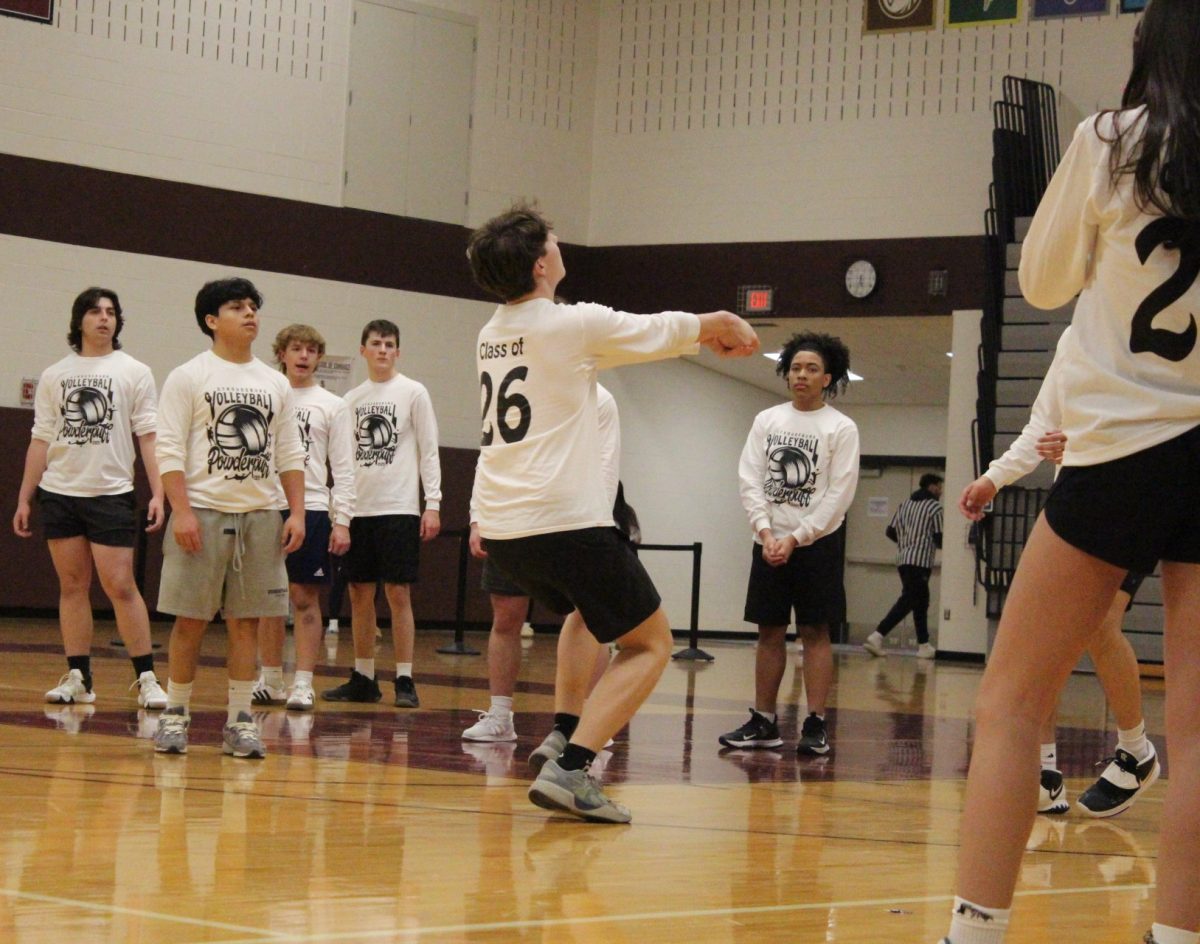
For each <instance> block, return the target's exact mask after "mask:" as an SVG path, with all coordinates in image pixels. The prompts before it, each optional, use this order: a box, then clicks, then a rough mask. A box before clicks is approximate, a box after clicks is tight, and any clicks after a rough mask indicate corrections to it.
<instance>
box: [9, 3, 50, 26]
mask: <svg viewBox="0 0 1200 944" xmlns="http://www.w3.org/2000/svg"><path fill="white" fill-rule="evenodd" d="M0 16H19V17H21V18H22V19H25V20H38V21H39V22H42V23H49V22H50V21H51V20H53V19H54V0H0Z"/></svg>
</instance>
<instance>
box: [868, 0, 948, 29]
mask: <svg viewBox="0 0 1200 944" xmlns="http://www.w3.org/2000/svg"><path fill="white" fill-rule="evenodd" d="M935 5H936V0H866V2H865V3H864V4H863V32H864V33H895V32H898V31H900V30H924V29H933V26H934V20H935V19H936V16H935V10H934V7H935Z"/></svg>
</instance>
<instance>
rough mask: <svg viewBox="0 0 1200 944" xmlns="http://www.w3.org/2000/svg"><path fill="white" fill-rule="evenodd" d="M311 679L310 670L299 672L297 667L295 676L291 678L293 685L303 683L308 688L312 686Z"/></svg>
mask: <svg viewBox="0 0 1200 944" xmlns="http://www.w3.org/2000/svg"><path fill="white" fill-rule="evenodd" d="M312 680H313V674H312V673H311V672H301V671H300V670H299V669H297V670H296V677H295V678H293V679H292V684H293V685H304V686H307V687H308V688H312Z"/></svg>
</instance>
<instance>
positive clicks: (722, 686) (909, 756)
mask: <svg viewBox="0 0 1200 944" xmlns="http://www.w3.org/2000/svg"><path fill="white" fill-rule="evenodd" d="M113 636H114V633H113V631H112V626H111V624H103V623H102V624H100V625H99V626H98V627H97V639H98V640H101V641H103V642H105V643H107V642H108V640H110V639H112V638H113ZM155 639H156V640H157V641H160V642H162V643H163V644H164V650H165V642H166V639H167V630H166V629H165V627H158V628H156V630H155ZM447 639H448V634H445V633H439V632H424V631H423V632H419V633H418V649H417V658H416V663H415V664H416V669H417V686H418V690H419V692H420V695H421V701H422V708H421V709H420V710H419V711H411V710H408V711H406V710H403V709H395V708H392V707H391V706H390V696H391V686H390V685H386V686H385V687H384V693H385V699H384V702H383V703H381V704H379V705H353V706H331V705H325V704H321V703H318V710H317V711H316V712H315V713H311V714H295V713H290V712H286V711H285V710H283V709H282V708H273V709H270V710H267V711H263V712H261V713H259V715H258V719H259V722H260V724H261V726H262V728H263V731H264V735H265V740H266V743H267V746H268V750H269V752H270V753H269V755H268V757H267V759H266V760H265V761H260V762H254V761H237V760H233V759H231V758H228V757H223V756H222V754H221V751H220V746H219V739H220V727H221V724H222V723H223V722H224V714H225V712H224V700H225V696H224V691H225V689H224V683H225V675H224V670H223V668H222V667H221V666H222V664H223V663H222V659H221V655H222V652H223V644H224V637H223V633H222V632H221V631H220V629H219V628H217V629H214V630H212V631H210V634H209V637H208V639H207V640H206V646H205V657H204V667H203V668H201V671H200V675H199V677H198V679H197V684H196V690H195V691H196V694H195V696H194V698H193V709H192V710H193V723H192V736H191V747H190V750H189V752H188V754H187V755H186V756H182V757H165V756H158V755H155V754H154V752H153V750H152V748H151V744H150V742H149V740H147V738H148V737H149V736H150V735H151V734H152V733H153V730H154V725H155V723H156V713H150V712H142V711H139V710H138V709H137V705H136V702H135V700H134V697H133V693H132V692H128V691H126V687H127V686H128V685H129V683H130V682H131V681H132V670H131V667H130V665H129V662H128V660H127V659H126V657H125V655H124V651H123V650H121V649H116V648H101V647H98V648H97V649H96V650H95V652H94V654H93V674H94V677H95V687H96V690H97V692H98V697H97V700H96V703H95V705H92V706H57V705H47V704H45V703H44V702H43V700H42V697H43V693H44V692H45V691H46V690H47V689H49V688H50V687H52V686H53V685H54V684H55V682H56V680H57V679H58V677H59V675H60V674H61V673H62V670H63V660H62V657H61V649H60V643H59V638H58V634H57V631H56V629H55V627H54V626H53V624H52V623H51V622H49V621H32V620H7V621H2V622H0V652H2V653H3V657H2V659H0V942H4V944H42V942H55V944H60V942H63V941H69V942H72V944H92V942H96V944H108V942H121V944H125V942H154V944H162V942H170V944H193V942H201V941H204V942H221V944H259V942H267V944H270V942H286V944H306V942H326V941H328V942H358V941H361V942H380V944H386V942H418V941H434V942H443V941H445V942H452V941H471V942H481V944H484V942H486V944H491V942H508V941H520V942H560V941H562V942H585V941H587V942H591V941H595V942H606V944H607V942H624V941H631V942H632V941H637V942H639V944H642V942H651V944H652V942H656V941H664V942H665V941H670V942H677V941H686V942H689V944H691V942H743V941H744V942H755V944H760V942H773V941H781V942H782V941H787V942H810V941H813V942H815V941H825V942H839V944H845V942H858V944H868V942H871V944H877V942H881V941H886V942H889V944H932V942H934V941H935V940H937V939H938V938H939V936H940V935H941V934H942V933H944V931H945V928H946V924H947V916H948V914H949V907H950V901H951V893H952V890H953V887H954V869H955V854H956V845H957V838H958V836H957V834H958V815H959V810H960V807H961V802H962V791H963V785H964V778H965V774H966V765H967V760H968V755H969V741H970V734H971V725H970V720H969V717H970V706H971V700H972V697H973V694H974V691H975V688H976V686H977V684H978V681H979V677H980V673H981V669H980V668H979V667H978V666H970V665H960V664H953V663H932V664H931V663H926V662H919V661H917V660H916V659H915V658H912V657H911V656H904V655H891V656H889V657H887V658H884V659H878V660H873V659H870V658H869V657H867V656H866V655H864V654H862V653H860V652H856V651H855V652H852V651H846V652H843V653H841V654H839V655H838V668H837V685H836V689H835V694H834V698H833V705H834V708H833V710H832V711H831V713H830V726H829V730H830V738H831V741H832V743H833V745H834V750H833V753H832V755H831V756H830V757H828V758H822V759H805V760H800V761H798V760H797V759H796V756H795V754H794V751H793V747H794V744H795V738H796V736H797V730H798V727H799V721H798V719H797V710H796V703H797V701H798V700H801V701H802V687H803V686H802V682H801V681H800V679H799V673H797V672H795V670H794V668H789V671H788V675H787V677H786V678H785V681H784V694H783V701H784V702H786V703H787V708H786V713H785V714H784V716H783V717H782V727H783V730H784V736H785V738H786V739H787V741H788V743H787V744H786V745H785V747H784V748H783V749H781V750H780V751H778V752H736V751H732V752H731V751H722V750H720V748H719V745H718V744H717V736H718V734H720V733H722V732H723V731H726V730H729V729H731V728H734V727H737V726H738V725H739V724H741V722H742V721H743V720H744V719H745V714H746V706H747V705H748V704H749V703H750V697H751V690H752V678H753V660H754V650H753V648H752V646H750V645H748V644H745V643H736V644H735V643H728V644H721V643H712V644H708V645H707V646H706V647H705V648H706V649H708V651H710V652H711V653H713V654H714V655H715V656H716V662H715V663H713V664H711V665H706V666H689V665H687V664H679V663H673V664H671V665H670V666H668V668H667V671H666V673H665V675H664V677H663V680H662V682H661V684H660V685H659V687H658V690H657V691H656V692H655V694H654V695H653V696H652V698H651V700H650V702H649V703H648V704H647V705H646V707H645V708H644V709H643V710H642V712H641V714H640V715H639V716H638V717H637V718H636V719H635V721H634V723H633V724H632V726H631V728H630V729H629V730H628V731H627V732H626V733H624V734H622V736H621V737H620V738H619V739H618V741H617V744H616V745H615V747H614V748H613V750H612V752H611V758H610V759H608V763H607V766H606V769H605V770H604V774H603V779H604V781H605V783H606V784H607V785H608V786H610V787H611V789H612V792H613V794H614V796H616V797H618V798H619V799H621V800H622V801H623V802H625V803H626V804H628V805H629V806H630V807H631V808H632V810H633V814H634V823H633V825H632V826H628V827H622V826H600V825H588V824H584V823H580V822H578V821H575V820H569V819H567V818H562V817H555V816H551V815H548V814H547V813H546V812H544V811H542V810H539V809H537V808H536V807H534V806H532V805H531V804H530V803H529V802H528V801H527V800H526V797H525V791H526V788H527V785H528V781H529V775H528V773H527V768H526V765H525V757H526V755H527V754H528V752H529V751H530V750H531V749H532V748H533V747H534V746H535V745H536V744H537V743H538V741H539V740H540V738H541V736H542V735H543V734H544V733H545V731H547V730H548V729H549V726H550V721H551V713H552V680H553V659H554V638H553V637H551V636H543V635H539V636H538V637H537V638H536V639H535V640H528V641H527V643H528V646H527V648H526V649H525V650H524V653H525V663H524V666H523V670H522V683H521V685H520V688H519V691H518V693H517V708H518V714H517V730H518V732H519V733H520V735H521V737H520V741H519V742H518V743H517V744H516V745H511V744H510V745H503V744H501V745H472V744H467V743H466V742H463V741H462V740H461V739H460V737H459V735H460V732H461V731H462V729H463V728H465V727H467V726H468V725H469V724H471V723H472V722H473V721H474V719H475V714H474V712H473V709H478V708H485V707H486V706H487V683H486V669H485V663H484V659H483V657H482V656H478V657H464V656H446V655H438V654H437V653H435V652H434V649H435V648H436V647H437V646H438V645H444V644H445V643H446V641H447ZM468 639H469V640H470V641H471V642H473V643H474V644H475V645H476V646H477V647H478V648H483V647H484V644H485V642H486V638H485V637H484V636H482V635H478V636H472V637H468ZM329 640H331V641H332V642H331V649H332V653H331V654H332V655H334V656H336V663H337V666H338V667H337V668H332V667H326V668H325V669H322V670H319V674H318V676H317V689H318V691H319V690H321V689H323V688H328V687H332V686H333V685H334V684H337V680H338V679H340V678H341V677H342V676H344V674H345V672H346V668H345V667H346V666H348V665H349V664H350V663H351V661H352V655H351V650H350V639H349V634H348V632H344V633H343V635H342V638H341V640H340V642H339V641H338V640H337V637H329ZM388 648H389V649H390V647H388ZM161 652H162V650H160V653H161ZM159 658H160V659H164V660H165V656H163V655H161V654H160V656H159ZM381 664H387V665H389V666H390V664H391V663H390V653H385V654H384V659H382V660H381ZM165 674H166V673H165V661H164V662H163V663H162V667H161V668H160V677H161V678H162V679H163V681H164V684H165ZM288 674H289V677H290V668H289V669H288ZM1144 689H1145V692H1146V709H1147V728H1148V729H1149V731H1150V733H1151V735H1152V736H1153V737H1154V739H1155V742H1156V744H1157V745H1158V747H1159V751H1160V754H1163V755H1164V756H1165V753H1166V752H1165V750H1164V744H1163V740H1162V737H1161V732H1162V730H1163V723H1162V710H1163V704H1162V683H1161V682H1160V681H1146V682H1144ZM1061 723H1062V728H1060V734H1059V752H1060V757H1061V759H1062V760H1061V765H1060V766H1061V767H1062V768H1063V770H1064V773H1066V774H1067V776H1068V786H1069V788H1070V790H1071V794H1072V797H1074V796H1075V795H1076V794H1077V793H1078V791H1079V790H1080V789H1082V788H1083V787H1084V786H1086V785H1087V784H1088V783H1090V782H1091V780H1092V779H1093V778H1094V776H1095V775H1096V774H1097V772H1098V769H1097V768H1094V767H1093V764H1095V762H1097V761H1099V760H1101V759H1102V758H1103V757H1105V756H1106V752H1108V751H1111V749H1112V744H1113V739H1114V735H1113V728H1112V724H1111V722H1109V721H1107V720H1106V717H1105V710H1104V702H1103V697H1102V695H1101V694H1100V691H1099V687H1098V685H1097V683H1096V681H1095V679H1094V678H1092V677H1090V676H1076V677H1074V678H1073V679H1072V680H1071V682H1070V685H1069V688H1068V692H1067V696H1066V698H1065V700H1064V707H1063V710H1062V714H1061ZM1168 772H1169V771H1168ZM1162 795H1163V786H1162V785H1161V784H1160V785H1157V786H1155V787H1154V788H1153V789H1152V790H1151V791H1150V792H1149V794H1148V796H1146V797H1144V798H1143V799H1142V800H1141V801H1140V802H1139V803H1138V804H1137V805H1136V806H1135V807H1134V808H1133V809H1131V810H1130V811H1128V812H1126V813H1125V814H1123V815H1122V816H1119V817H1117V818H1116V819H1113V820H1104V821H1097V820H1088V819H1085V818H1083V817H1081V816H1080V815H1079V814H1078V813H1076V812H1075V811H1074V810H1072V812H1071V813H1070V814H1068V815H1067V816H1065V817H1060V818H1056V819H1050V818H1048V817H1044V816H1043V817H1038V822H1037V825H1036V827H1035V830H1034V835H1033V837H1032V838H1031V840H1030V847H1029V848H1030V851H1029V852H1028V853H1027V855H1026V857H1025V862H1024V865H1023V868H1022V873H1021V879H1020V883H1019V886H1018V893H1017V895H1018V898H1017V903H1016V911H1015V916H1014V922H1013V926H1012V931H1011V933H1010V936H1009V940H1010V941H1011V942H1014V944H1027V942H1028V944H1032V942H1046V941H1071V940H1080V941H1083V940H1086V941H1088V942H1089V944H1110V942H1111V944H1118V942H1122V944H1128V942H1132V941H1134V940H1140V933H1141V931H1143V930H1144V929H1145V928H1148V927H1149V925H1150V922H1151V914H1152V899H1153V888H1154V882H1155V865H1156V856H1157V828H1158V820H1159V812H1160V805H1161V800H1162Z"/></svg>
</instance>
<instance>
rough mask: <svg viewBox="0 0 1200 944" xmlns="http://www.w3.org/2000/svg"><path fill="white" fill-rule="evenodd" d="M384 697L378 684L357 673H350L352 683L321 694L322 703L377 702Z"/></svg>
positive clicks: (346, 683) (349, 682)
mask: <svg viewBox="0 0 1200 944" xmlns="http://www.w3.org/2000/svg"><path fill="white" fill-rule="evenodd" d="M382 697H383V692H381V691H380V690H379V683H378V682H376V681H375V680H374V679H373V678H367V677H366V676H365V675H363V674H362V673H361V672H355V671H351V672H350V681H348V682H345V683H344V684H342V685H339V686H338V687H337V688H331V689H329V690H328V691H324V692H321V701H361V702H377V701H379V699H381V698H382Z"/></svg>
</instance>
